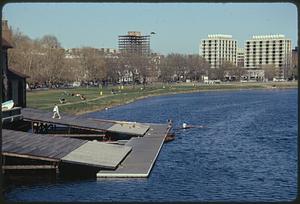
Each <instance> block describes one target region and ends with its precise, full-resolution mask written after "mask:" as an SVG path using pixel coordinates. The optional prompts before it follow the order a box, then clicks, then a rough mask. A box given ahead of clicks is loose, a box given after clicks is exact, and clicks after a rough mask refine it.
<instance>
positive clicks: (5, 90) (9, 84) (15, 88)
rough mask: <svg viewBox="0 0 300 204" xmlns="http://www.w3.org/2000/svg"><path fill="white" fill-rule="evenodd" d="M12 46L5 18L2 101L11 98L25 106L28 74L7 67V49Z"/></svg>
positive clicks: (17, 103) (3, 23)
mask: <svg viewBox="0 0 300 204" xmlns="http://www.w3.org/2000/svg"><path fill="white" fill-rule="evenodd" d="M10 48H13V45H12V43H11V31H10V30H9V28H8V24H7V20H3V21H2V41H1V67H2V79H3V82H2V83H3V84H2V102H4V101H8V100H13V101H14V103H15V106H18V107H26V78H28V76H26V75H24V74H22V73H20V72H18V71H15V70H13V69H10V68H8V57H7V52H8V49H10Z"/></svg>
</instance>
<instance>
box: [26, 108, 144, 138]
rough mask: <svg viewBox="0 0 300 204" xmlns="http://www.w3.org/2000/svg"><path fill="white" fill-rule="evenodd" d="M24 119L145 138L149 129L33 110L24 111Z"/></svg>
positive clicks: (136, 125) (129, 123) (128, 123)
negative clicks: (57, 115)
mask: <svg viewBox="0 0 300 204" xmlns="http://www.w3.org/2000/svg"><path fill="white" fill-rule="evenodd" d="M22 115H23V119H24V120H26V121H31V122H43V123H52V124H59V125H65V126H68V127H72V128H79V129H85V130H93V131H108V132H115V133H123V134H130V135H134V136H143V135H144V134H145V133H146V132H147V131H148V129H149V126H148V125H143V124H140V123H133V122H121V121H108V120H101V119H93V118H82V117H80V116H75V115H69V114H65V113H63V114H61V115H62V118H61V119H57V118H52V115H53V113H51V112H48V111H44V110H38V109H33V108H23V109H22Z"/></svg>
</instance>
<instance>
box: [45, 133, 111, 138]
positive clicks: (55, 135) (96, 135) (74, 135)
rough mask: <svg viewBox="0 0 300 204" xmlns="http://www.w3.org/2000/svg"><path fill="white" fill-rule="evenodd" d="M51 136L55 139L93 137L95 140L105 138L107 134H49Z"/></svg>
mask: <svg viewBox="0 0 300 204" xmlns="http://www.w3.org/2000/svg"><path fill="white" fill-rule="evenodd" d="M49 135H50V136H54V137H67V138H68V137H71V138H78V137H79V138H85V137H93V138H99V137H105V134H93V135H92V134H49Z"/></svg>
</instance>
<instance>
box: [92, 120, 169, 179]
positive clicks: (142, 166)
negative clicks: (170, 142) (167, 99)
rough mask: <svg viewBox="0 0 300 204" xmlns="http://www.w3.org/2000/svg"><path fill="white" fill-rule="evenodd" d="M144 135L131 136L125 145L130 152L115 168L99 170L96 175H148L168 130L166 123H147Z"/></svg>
mask: <svg viewBox="0 0 300 204" xmlns="http://www.w3.org/2000/svg"><path fill="white" fill-rule="evenodd" d="M149 125H150V130H149V131H148V132H147V133H146V134H145V135H144V137H135V138H131V139H130V140H129V141H128V142H127V143H126V144H125V146H130V147H132V151H131V153H130V154H129V155H128V156H127V157H126V158H125V159H124V161H122V162H121V164H120V165H119V166H118V168H117V169H116V170H100V171H99V172H98V173H97V177H99V178H101V177H148V176H149V174H150V172H151V169H152V167H153V165H154V163H155V161H156V159H157V156H158V154H159V152H160V150H161V147H162V145H163V143H164V139H165V137H166V135H167V133H168V132H169V129H168V126H167V125H158V124H149Z"/></svg>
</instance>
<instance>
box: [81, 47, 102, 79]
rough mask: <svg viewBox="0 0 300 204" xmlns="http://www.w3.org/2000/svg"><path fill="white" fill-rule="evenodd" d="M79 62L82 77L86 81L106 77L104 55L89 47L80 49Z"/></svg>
mask: <svg viewBox="0 0 300 204" xmlns="http://www.w3.org/2000/svg"><path fill="white" fill-rule="evenodd" d="M80 63H81V67H82V69H83V70H84V78H85V79H86V80H88V81H94V80H103V79H106V76H107V70H106V66H105V61H104V57H103V56H102V55H101V54H99V53H98V52H97V50H96V49H94V48H91V47H83V48H81V49H80Z"/></svg>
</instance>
